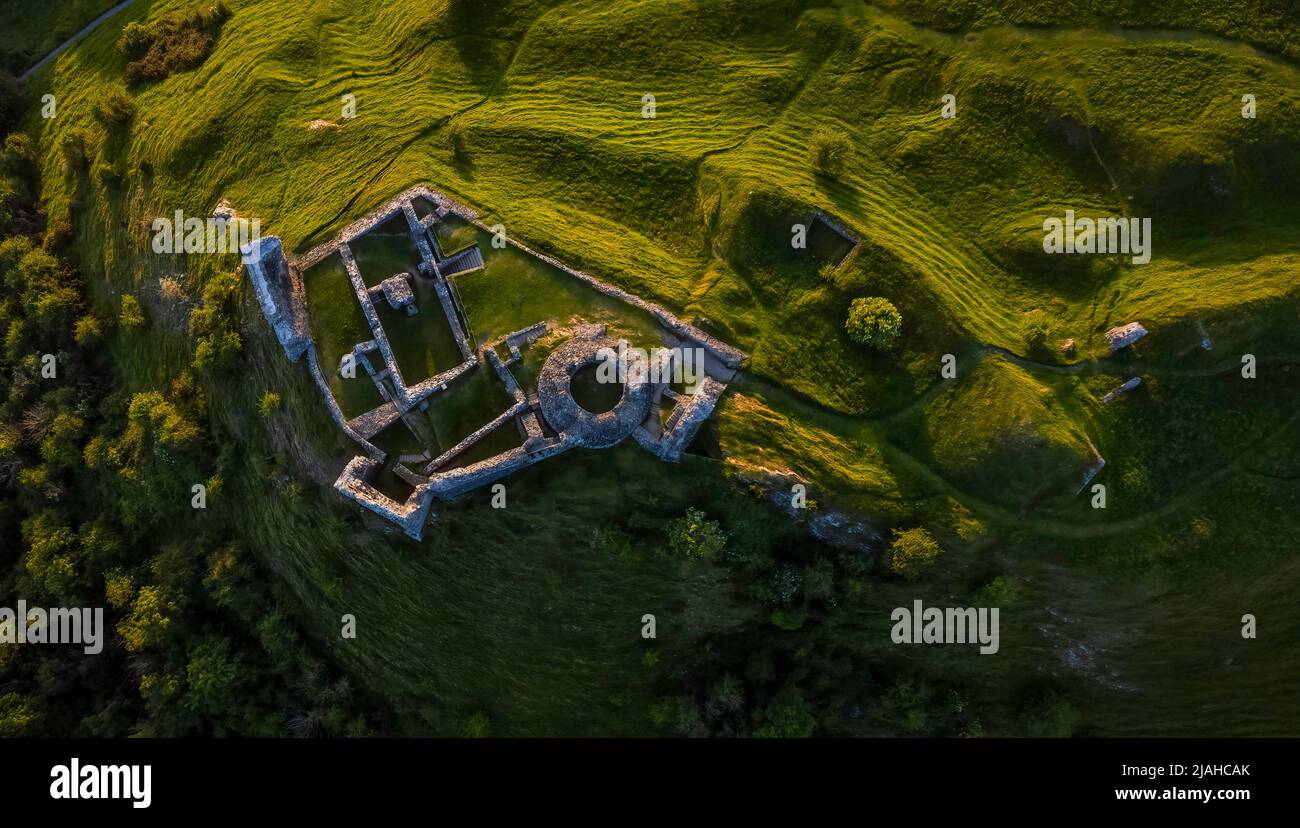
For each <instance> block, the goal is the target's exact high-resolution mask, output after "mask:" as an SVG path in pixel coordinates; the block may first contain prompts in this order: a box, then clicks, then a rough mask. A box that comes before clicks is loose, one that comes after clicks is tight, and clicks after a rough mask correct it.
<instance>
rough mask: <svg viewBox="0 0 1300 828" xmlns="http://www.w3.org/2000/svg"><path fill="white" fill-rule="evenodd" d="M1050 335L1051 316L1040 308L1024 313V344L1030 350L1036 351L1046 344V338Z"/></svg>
mask: <svg viewBox="0 0 1300 828" xmlns="http://www.w3.org/2000/svg"><path fill="white" fill-rule="evenodd" d="M1051 335H1052V317H1051V316H1050V315H1048V313H1047V312H1046V311H1044V310H1042V309H1041V308H1035V309H1034V310H1031V311H1030V312H1029V313H1027V314H1025V320H1024V336H1025V346H1026V347H1027V348H1028V349H1029V350H1030V351H1037V350H1038V349H1039V348H1042V347H1043V346H1044V345H1046V344H1047V339H1048V337H1050V336H1051Z"/></svg>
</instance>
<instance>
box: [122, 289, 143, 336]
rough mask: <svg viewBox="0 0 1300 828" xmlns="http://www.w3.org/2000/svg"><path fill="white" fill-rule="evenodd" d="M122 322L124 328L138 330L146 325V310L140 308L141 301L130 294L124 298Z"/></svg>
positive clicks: (124, 295)
mask: <svg viewBox="0 0 1300 828" xmlns="http://www.w3.org/2000/svg"><path fill="white" fill-rule="evenodd" d="M120 321H121V323H122V327H124V328H138V327H140V326H141V325H143V324H144V309H143V308H141V307H140V300H139V299H136V298H135V297H134V296H132V295H131V294H129V293H127V294H123V296H122V315H121V317H120Z"/></svg>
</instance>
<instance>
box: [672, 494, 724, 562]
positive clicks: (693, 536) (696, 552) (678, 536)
mask: <svg viewBox="0 0 1300 828" xmlns="http://www.w3.org/2000/svg"><path fill="white" fill-rule="evenodd" d="M668 545H669V546H670V547H672V550H673V552H676V553H677V554H678V555H685V556H687V557H690V558H702V559H704V560H709V559H711V558H716V557H717V556H718V554H719V553H721V552H722V549H723V547H725V546H726V545H727V533H726V532H723V531H722V526H721V524H719V523H718V522H717V521H716V520H709V518H708V516H707V515H705V514H704V512H702V511H700V510H699V509H696V508H695V507H693V506H692V507H690V508H688V509H687V510H686V515H685V516H684V517H679V518H675V519H673V520H670V521H668Z"/></svg>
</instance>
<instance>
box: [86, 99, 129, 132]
mask: <svg viewBox="0 0 1300 828" xmlns="http://www.w3.org/2000/svg"><path fill="white" fill-rule="evenodd" d="M91 112H92V114H93V115H94V116H95V120H96V121H99V123H100V124H102V125H103V127H104V129H106V130H108V131H110V132H111V131H112V130H114V129H118V128H120V127H124V126H126V125H127V124H128V123H130V121H131V119H132V118H134V117H135V99H134V98H132V97H131V96H130V95H129V94H127V92H126V90H124V89H109V90H108V91H107V92H105V93H104V95H103V96H102V97H101V98H100V99H99V100H97V101H95V105H94V106H93V107H92V108H91Z"/></svg>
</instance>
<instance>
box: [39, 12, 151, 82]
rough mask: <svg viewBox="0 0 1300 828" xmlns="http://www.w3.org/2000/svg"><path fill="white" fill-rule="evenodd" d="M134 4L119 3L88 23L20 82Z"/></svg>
mask: <svg viewBox="0 0 1300 828" xmlns="http://www.w3.org/2000/svg"><path fill="white" fill-rule="evenodd" d="M133 2H135V0H125V1H124V2H122V3H118V4H117V5H116V6H114V7H113V8H111V9H109V10H108V11H106V12H104V13H103V14H101V15H100V16H99V17H96V18H95V19H94V20H92V21H90V22H89V23H87V24H86V26H85V27H84V28H83V29H82V30H81V31H79V32H77V33H76V34H74V35H73V36H72V37H70V38H68V39H67V40H65V41H63V43H62V44H60V45H59V46H57V47H56V48H55V49H54V51H53V52H50V53H49V54H48V55H46V56H45V57H43V58H41V59H40V60H38V61H36V64H35V65H34V66H32V68H30V69H28V70H27V71H26V72H23V73H22V74H21V75H19V76H18V80H20V81H25V80H27V79H28V78H30V77H31V76H32V75H33V74H35V73H36V71H37V70H39V69H40V68H41V67H42V66H44V65H45V64H47V63H49V62H50V61H52V60H54V59H55V58H56V57H58V56H59V55H61V54H63V53H64V52H65V51H66V50H67V49H68V47H69V46H71V45H72V44H74V43H76V42H77V41H78V40H81V39H82V38H84V37H85V36H86V35H88V34H90V33H91V32H93V31H94V30H95V28H96V27H97V26H99V24H100V23H103V22H104V21H105V20H107V19H108V18H110V17H112V16H113V15H115V14H117V13H118V12H120V11H121V10H122V9H125V8H126V7H127V6H129V5H131V4H132V3H133Z"/></svg>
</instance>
